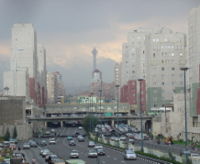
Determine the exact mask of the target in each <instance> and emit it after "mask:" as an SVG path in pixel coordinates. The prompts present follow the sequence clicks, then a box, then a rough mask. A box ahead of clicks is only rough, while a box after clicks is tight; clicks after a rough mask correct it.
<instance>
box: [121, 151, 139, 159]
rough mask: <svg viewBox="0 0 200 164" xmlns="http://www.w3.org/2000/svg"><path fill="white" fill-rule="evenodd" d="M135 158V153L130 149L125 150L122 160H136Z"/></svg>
mask: <svg viewBox="0 0 200 164" xmlns="http://www.w3.org/2000/svg"><path fill="white" fill-rule="evenodd" d="M136 158H137V156H136V153H135V152H134V151H133V150H132V149H127V150H125V152H124V159H125V160H127V159H134V160H135V159H136Z"/></svg>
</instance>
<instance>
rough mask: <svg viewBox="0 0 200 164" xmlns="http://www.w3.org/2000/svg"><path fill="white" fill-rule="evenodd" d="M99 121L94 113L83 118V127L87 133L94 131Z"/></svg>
mask: <svg viewBox="0 0 200 164" xmlns="http://www.w3.org/2000/svg"><path fill="white" fill-rule="evenodd" d="M97 123H98V118H97V117H95V116H92V115H89V116H86V117H85V118H84V120H83V127H84V128H85V131H86V132H87V133H89V132H92V131H93V130H94V128H95V127H96V125H97Z"/></svg>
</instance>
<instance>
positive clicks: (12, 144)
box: [9, 143, 17, 150]
mask: <svg viewBox="0 0 200 164" xmlns="http://www.w3.org/2000/svg"><path fill="white" fill-rule="evenodd" d="M9 147H10V149H12V150H16V148H17V146H16V144H14V143H10V146H9Z"/></svg>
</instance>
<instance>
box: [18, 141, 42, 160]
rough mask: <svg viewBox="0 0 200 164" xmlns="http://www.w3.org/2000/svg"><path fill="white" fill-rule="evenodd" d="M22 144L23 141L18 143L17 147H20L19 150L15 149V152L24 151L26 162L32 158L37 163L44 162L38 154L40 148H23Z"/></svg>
mask: <svg viewBox="0 0 200 164" xmlns="http://www.w3.org/2000/svg"><path fill="white" fill-rule="evenodd" d="M23 144H24V142H20V143H18V147H20V148H21V150H20V151H19V150H16V151H15V152H20V153H24V155H25V159H26V161H27V162H29V163H31V161H32V159H35V160H36V162H37V163H38V164H45V161H44V159H43V158H42V157H41V156H40V154H39V152H40V148H39V147H37V148H33V147H31V148H30V149H23Z"/></svg>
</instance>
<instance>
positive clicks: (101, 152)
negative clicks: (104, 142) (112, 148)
mask: <svg viewBox="0 0 200 164" xmlns="http://www.w3.org/2000/svg"><path fill="white" fill-rule="evenodd" d="M96 150H97V154H98V155H105V154H106V153H105V151H104V150H103V148H98V149H96Z"/></svg>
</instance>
